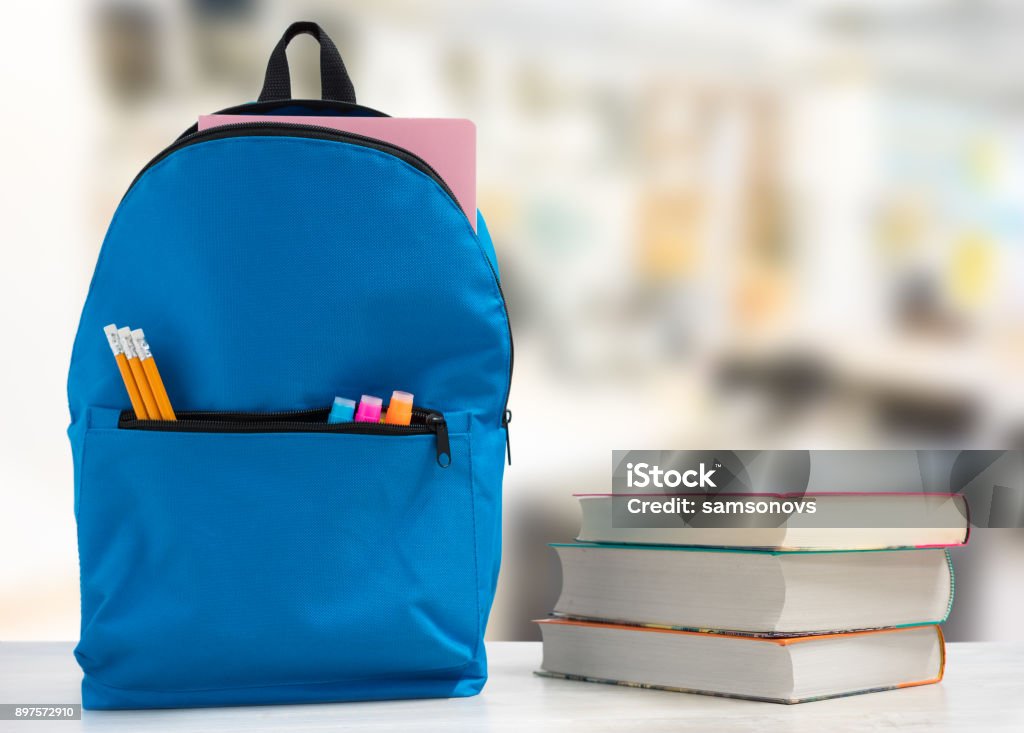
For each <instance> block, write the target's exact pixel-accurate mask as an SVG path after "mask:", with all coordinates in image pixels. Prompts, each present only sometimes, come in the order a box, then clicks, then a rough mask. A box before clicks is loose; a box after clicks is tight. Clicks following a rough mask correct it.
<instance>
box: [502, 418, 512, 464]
mask: <svg viewBox="0 0 1024 733" xmlns="http://www.w3.org/2000/svg"><path fill="white" fill-rule="evenodd" d="M510 422H512V410H509V409H507V408H506V409H505V414H504V415H502V416H501V427H503V428H505V455H506V456H507V457H508V465H510V466H511V465H512V434H511V433H510V432H509V429H508V424H509V423H510Z"/></svg>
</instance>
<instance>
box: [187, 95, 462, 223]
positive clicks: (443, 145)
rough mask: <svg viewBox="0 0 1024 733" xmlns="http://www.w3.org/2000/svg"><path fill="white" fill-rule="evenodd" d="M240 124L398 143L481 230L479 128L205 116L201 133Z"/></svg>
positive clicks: (395, 120)
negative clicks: (310, 128) (314, 129)
mask: <svg viewBox="0 0 1024 733" xmlns="http://www.w3.org/2000/svg"><path fill="white" fill-rule="evenodd" d="M238 122H284V123H289V124H296V125H317V126H319V127H331V128H334V129H335V130H342V131H344V132H354V133H356V134H357V135H366V136H367V137H372V138H375V139H377V140H383V141H385V142H389V143H393V144H395V145H398V146H399V147H402V148H405V149H406V150H408V151H409V152H411V153H415V154H416V155H418V156H419V157H421V158H423V160H425V161H427V163H429V164H430V167H431V168H433V169H434V170H435V171H437V173H438V175H439V176H441V178H443V179H444V182H445V183H447V184H448V187H449V188H450V189H451V190H452V193H454V194H455V200H456V201H457V202H458V203H459V206H461V207H462V211H463V212H465V214H466V218H467V219H469V223H470V224H471V225H472V226H473V231H476V125H474V124H473V123H472V122H471V121H470V120H459V119H410V118H400V117H294V116H268V115H202V116H200V117H199V129H200V130H207V129H209V128H211V127H219V126H221V125H230V124H232V123H238Z"/></svg>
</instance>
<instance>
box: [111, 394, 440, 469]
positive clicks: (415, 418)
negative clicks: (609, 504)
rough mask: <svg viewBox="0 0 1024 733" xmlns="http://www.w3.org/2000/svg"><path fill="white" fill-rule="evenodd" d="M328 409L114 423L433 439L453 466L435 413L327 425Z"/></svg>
mask: <svg viewBox="0 0 1024 733" xmlns="http://www.w3.org/2000/svg"><path fill="white" fill-rule="evenodd" d="M328 413H330V408H327V407H324V408H316V409H312V410H291V411H284V412H208V411H203V412H201V411H192V412H179V413H178V419H177V420H139V419H137V418H136V417H135V413H134V412H132V411H131V410H123V411H122V412H121V415H120V417H119V418H118V421H117V427H118V428H119V429H120V430H154V431H160V432H171V433H349V434H354V435H429V434H433V435H435V436H436V447H437V464H438V465H439V466H441V467H442V468H448V466H450V465H451V462H452V454H451V442H450V441H449V439H448V423H447V422H446V421H445V419H444V415H442V414H441V413H440V412H437V411H436V410H427V409H424V408H422V407H414V408H413V410H412V423H411V424H409V425H388V424H387V423H369V422H343V423H329V422H327V415H328Z"/></svg>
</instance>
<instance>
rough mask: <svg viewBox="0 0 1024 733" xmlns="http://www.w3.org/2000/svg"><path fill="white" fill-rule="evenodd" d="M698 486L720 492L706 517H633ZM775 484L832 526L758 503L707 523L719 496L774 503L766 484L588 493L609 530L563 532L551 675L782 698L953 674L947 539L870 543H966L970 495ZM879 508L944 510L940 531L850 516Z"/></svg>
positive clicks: (918, 516)
mask: <svg viewBox="0 0 1024 733" xmlns="http://www.w3.org/2000/svg"><path fill="white" fill-rule="evenodd" d="M684 496H687V497H688V498H689V499H690V500H691V501H696V502H709V503H710V506H707V505H704V504H703V503H701V512H702V513H701V514H700V515H699V516H697V517H696V518H695V519H694V521H693V523H692V524H690V523H683V522H682V521H679V525H678V526H671V525H669V526H662V527H629V526H623V525H628V524H629V522H628V520H625V521H624V519H623V518H624V516H628V511H629V507H630V506H631V505H632V506H633V507H634V509H636V508H638V506H639V504H642V503H643V502H662V504H659V506H662V507H663V506H664V504H665V503H667V504H668V506H669V507H670V508H671V507H672V506H675V504H674V502H675V501H677V500H680V499H681V498H683V497H684ZM772 496H773V497H774V498H775V499H779V500H781V499H783V498H786V500H787V501H789V502H790V504H792V503H793V502H795V501H801V502H806V501H814V502H815V522H819V523H820V525H818V526H815V522H807V521H800V520H799V519H796V518H795V517H796V516H797V515H795V514H794V515H793V516H790V517H789V521H787V522H783V526H781V527H774V526H772V525H773V524H776V523H778V521H779V517H778V516H772V515H771V514H764V515H758V514H756V513H755V514H754V515H752V516H747V517H744V522H743V524H745V525H746V526H728V523H727V525H726V526H719V527H713V526H703V525H707V524H710V521H711V520H712V519H713V518H714V508H715V506H717V505H716V502H719V501H736V502H739V503H738V504H737V505H735V506H734V507H733V508H734V510H736V511H739V510H741V509H744V508H745V507H746V505H745V504H744V503H743V501H745V500H750V501H751V502H752V503H753V504H754V505H755V508H756V505H757V502H758V501H760V500H764V501H768V498H767V495H764V494H762V495H753V494H751V495H746V496H744V495H740V494H734V495H724V494H690V495H680V494H676V495H671V494H656V493H655V494H651V493H636V494H626V493H621V494H615V495H581V496H580V497H579V498H580V502H581V506H582V507H583V528H582V529H581V531H580V536H581V537H589V538H601V540H602V541H600V542H577V543H569V544H555V545H552V546H553V547H554V549H555V551H556V552H557V553H558V557H559V560H560V561H561V563H562V593H561V595H560V596H559V598H558V602H557V603H556V605H555V609H554V613H553V614H552V616H553V617H554V618H551V619H547V620H544V621H540V622H539V623H540V626H541V634H542V637H543V641H544V660H543V662H542V665H541V670H540V671H538V674H540V675H542V676H552V677H563V678H566V679H573V680H581V681H584V682H610V683H617V684H622V685H626V686H630V687H652V688H657V689H664V690H672V691H677V692H697V693H704V694H709V695H722V696H726V697H743V698H750V699H754V700H764V701H768V702H780V703H797V702H809V701H812V700H820V699H823V698H827V697H837V696H841V695H851V694H855V693H861V692H878V691H882V690H891V689H895V688H900V687H909V686H914V685H923V684H930V683H934V682H938V681H940V680H941V679H942V671H943V666H944V658H945V657H944V655H945V647H944V642H943V638H942V632H941V631H940V630H939V627H938V626H937V625H936V624H938V623H942V622H944V621H945V620H946V618H947V617H948V616H949V612H950V610H951V608H952V603H953V565H952V562H951V560H950V556H949V554H948V551H947V550H946V549H945V548H939V547H934V546H932V547H903V548H899V549H881V548H874V549H867V547H868V546H870V545H871V544H872V543H877V542H892V543H904V542H908V541H917V540H920V539H926V540H936V541H947V542H950V543H952V542H957V541H961V542H962V541H966V528H965V527H964V526H963V525H965V523H966V519H965V517H966V516H967V505H966V502H965V501H964V500H963V497H962V496H952V495H948V494H914V495H910V496H905V495H900V494H882V495H873V494H850V493H835V494H823V493H815V494H813V495H811V494H808V495H806V496H800V497H799V498H798V497H796V495H791V496H788V497H784V495H772ZM921 502H923V503H921ZM791 508H792V507H791ZM623 510H625V511H623ZM794 511H795V510H794ZM922 511H923V513H922ZM875 513H877V514H875ZM871 514H875V516H877V517H884V518H885V519H886V520H887V521H886V522H885V523H887V524H896V525H898V524H899V523H900V521H901V520H922V519H924V520H926V523H927V520H931V519H933V518H934V519H936V520H938V521H937V526H938V527H939V528H940V530H935V529H934V528H929V527H926V528H925V529H926V530H928V531H929V532H930V533H924V534H922V532H921V530H920V529H917V528H915V527H914V526H912V525H911V526H909V527H903V528H898V527H897V528H896V529H886V528H872V527H868V528H859V529H852V528H848V527H846V526H845V525H843V524H842V523H841V522H840V521H837V520H840V519H842V518H844V517H845V518H846V519H848V520H855V519H856V518H857V517H865V516H868V515H871ZM681 519H682V517H674V518H673V520H681ZM730 523H735V518H734V519H733V520H732V522H730ZM855 523H856V522H855ZM693 525H698V526H693ZM837 525H838V526H837ZM958 525H959V527H958ZM947 526H948V527H951V528H952V529H951V530H948V531H946V530H942V529H941V528H943V527H947ZM612 537H615V538H616V539H617V540H619V541H617V542H613V541H610V538H612ZM626 538H628V540H629V542H628V543H626ZM659 540H661V542H660V543H659ZM719 543H721V545H720V546H718V547H708V546H701V545H704V544H707V545H710V544H715V545H718V544H719ZM729 543H731V544H729ZM843 543H849V544H850V545H851V546H850V547H845V548H844V547H843ZM759 545H764V547H758V546H759ZM794 545H796V546H799V547H800V549H793V546H794ZM783 546H786V547H787V548H788V549H765V548H766V547H772V548H779V547H783ZM823 546H824V547H828V549H822V547H823ZM810 547H818V549H809V548H810ZM840 548H842V549H840Z"/></svg>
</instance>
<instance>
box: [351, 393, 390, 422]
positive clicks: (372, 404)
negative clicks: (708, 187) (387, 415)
mask: <svg viewBox="0 0 1024 733" xmlns="http://www.w3.org/2000/svg"><path fill="white" fill-rule="evenodd" d="M383 404H384V400H382V399H381V398H380V397H374V396H373V395H368V394H364V395H363V396H362V397H360V398H359V406H358V407H357V408H356V416H355V421H356V422H380V408H381V405H383Z"/></svg>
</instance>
